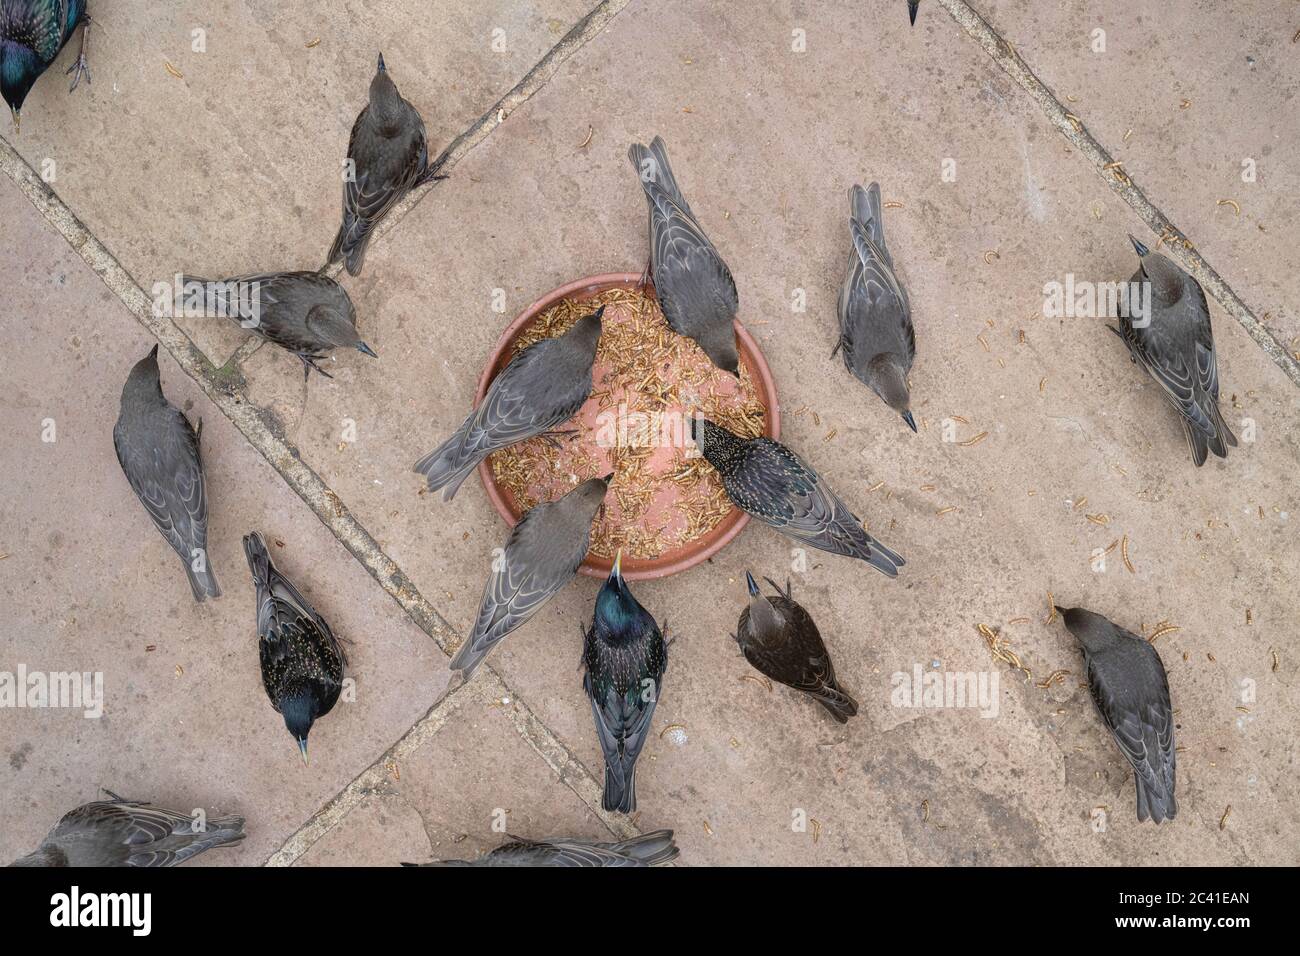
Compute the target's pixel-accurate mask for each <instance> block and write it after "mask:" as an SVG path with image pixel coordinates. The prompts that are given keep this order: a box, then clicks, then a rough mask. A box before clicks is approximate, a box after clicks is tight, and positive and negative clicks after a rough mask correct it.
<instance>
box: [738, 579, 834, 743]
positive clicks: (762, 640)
mask: <svg viewBox="0 0 1300 956" xmlns="http://www.w3.org/2000/svg"><path fill="white" fill-rule="evenodd" d="M745 581H746V584H747V585H748V588H749V595H750V601H749V604H748V605H747V606H746V607H745V609H744V610H742V611H741V612H740V620H739V622H737V624H736V634H735V637H736V643H737V644H739V645H740V651H741V653H742V654H744V655H745V660H747V661H749V663H750V664H752V665H753V666H754V668H755V669H756V670H758V671H759V672H760V673H763V674H766V675H767V676H768V677H770V678H772V680H774V681H777V682H778V683H781V684H785V686H787V687H792V688H794V689H795V690H797V691H802V692H803V693H805V694H807V695H808V696H809V697H811V698H813V699H814V700H816V701H817V702H818V703H819V704H821V705H822V706H823V707H825V708H826V709H827V710H828V711H829V712H830V714H831V716H832V717H834V718H835V719H836V720H837V721H839V722H840V723H841V724H843V723H847V722H848V719H849V718H850V717H852V716H854V715H855V714H857V712H858V702H857V701H856V700H854V699H853V698H852V697H851V696H850V695H849V694H848V692H847V691H845V690H844V688H842V687H840V685H839V683H838V682H837V681H836V680H835V666H834V665H833V664H832V663H831V655H830V652H829V651H828V650H827V649H826V642H825V641H823V640H822V636H821V632H820V631H818V630H817V625H816V624H815V623H813V619H812V616H811V615H810V614H809V613H808V612H807V611H806V610H804V608H803V606H802V605H800V604H799V603H798V602H797V601H795V599H794V595H793V594H792V593H791V591H790V583H789V582H788V581H787V582H786V586H785V587H786V589H785V591H784V592H783V591H782V590H781V588H780V587H779V586H777V584H776V582H775V581H773V580H772V579H771V578H768V579H767V583H768V584H770V585H772V587H773V588H775V589H776V594H774V595H772V596H771V597H767V596H765V595H763V594H762V593H760V592H759V589H758V584H757V582H755V581H754V576H753V575H752V574H750V573H749V572H748V571H746V572H745Z"/></svg>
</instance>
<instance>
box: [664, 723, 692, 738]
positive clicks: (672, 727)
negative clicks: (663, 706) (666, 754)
mask: <svg viewBox="0 0 1300 956" xmlns="http://www.w3.org/2000/svg"><path fill="white" fill-rule="evenodd" d="M685 729H686V725H685V724H669V725H668V726H667V727H665V728H664V729H663V730H661V731H659V739H660V740H663V739H664V734H666V733H668V732H669V731H670V730H685Z"/></svg>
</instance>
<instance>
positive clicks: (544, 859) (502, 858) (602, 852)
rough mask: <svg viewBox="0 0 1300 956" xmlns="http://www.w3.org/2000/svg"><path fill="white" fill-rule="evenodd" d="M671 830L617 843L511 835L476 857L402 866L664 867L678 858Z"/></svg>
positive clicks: (646, 834)
mask: <svg viewBox="0 0 1300 956" xmlns="http://www.w3.org/2000/svg"><path fill="white" fill-rule="evenodd" d="M677 852H678V851H677V844H676V843H674V842H673V831H672V830H655V831H654V832H653V833H643V834H641V836H637V837H632V839H630V840H620V841H619V842H618V843H598V842H596V841H595V840H577V839H554V840H525V839H522V838H521V837H511V839H510V842H509V843H503V844H501V846H499V847H497V848H496V849H495V850H493V851H492V852H490V853H485V854H483V855H482V856H481V857H479V858H478V859H477V860H435V861H433V862H432V863H403V864H402V866H662V865H664V864H665V863H671V862H672V861H673V860H675V859H677Z"/></svg>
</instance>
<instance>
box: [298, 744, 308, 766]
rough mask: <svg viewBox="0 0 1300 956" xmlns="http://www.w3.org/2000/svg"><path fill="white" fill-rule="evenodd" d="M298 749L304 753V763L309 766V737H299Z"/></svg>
mask: <svg viewBox="0 0 1300 956" xmlns="http://www.w3.org/2000/svg"><path fill="white" fill-rule="evenodd" d="M298 750H299V751H300V752H301V753H302V765H303V766H304V767H306V766H307V738H306V737H299V738H298Z"/></svg>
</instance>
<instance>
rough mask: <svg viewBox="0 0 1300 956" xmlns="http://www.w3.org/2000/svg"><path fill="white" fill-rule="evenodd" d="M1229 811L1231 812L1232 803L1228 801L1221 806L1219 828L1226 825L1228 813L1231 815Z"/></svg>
mask: <svg viewBox="0 0 1300 956" xmlns="http://www.w3.org/2000/svg"><path fill="white" fill-rule="evenodd" d="M1231 813H1232V804H1231V803H1230V804H1228V805H1227V806H1226V807H1224V808H1223V816H1221V817H1219V829H1220V830H1222V829H1223V828H1224V827H1226V826H1227V825H1228V817H1229V815H1231Z"/></svg>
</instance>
